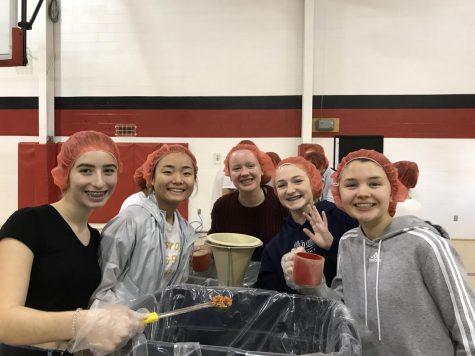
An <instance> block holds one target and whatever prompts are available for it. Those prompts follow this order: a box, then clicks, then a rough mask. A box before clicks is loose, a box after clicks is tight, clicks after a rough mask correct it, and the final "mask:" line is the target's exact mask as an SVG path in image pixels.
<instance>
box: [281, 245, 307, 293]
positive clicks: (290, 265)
mask: <svg viewBox="0 0 475 356" xmlns="http://www.w3.org/2000/svg"><path fill="white" fill-rule="evenodd" d="M297 252H305V249H304V248H303V247H297V248H293V249H292V250H291V251H290V252H288V253H286V254H285V255H283V256H282V259H281V260H280V265H281V266H282V271H283V272H284V278H285V283H286V284H287V286H288V287H289V288H292V289H294V290H298V289H299V288H300V287H299V286H298V285H297V284H295V282H294V279H293V273H294V257H295V254H296V253H297Z"/></svg>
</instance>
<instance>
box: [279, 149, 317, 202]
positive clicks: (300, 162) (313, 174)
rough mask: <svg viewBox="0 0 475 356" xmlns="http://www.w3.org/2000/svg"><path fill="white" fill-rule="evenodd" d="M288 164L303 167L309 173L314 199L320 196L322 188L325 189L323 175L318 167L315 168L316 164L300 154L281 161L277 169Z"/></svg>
mask: <svg viewBox="0 0 475 356" xmlns="http://www.w3.org/2000/svg"><path fill="white" fill-rule="evenodd" d="M286 164H294V165H296V166H297V167H299V168H300V169H302V170H303V171H304V172H305V173H306V174H307V177H308V179H309V180H310V185H311V187H312V195H313V199H314V200H315V199H317V198H318V197H320V195H321V194H322V189H323V182H322V176H321V174H320V172H319V171H317V168H315V166H314V165H313V164H312V163H311V162H309V161H307V160H306V159H305V158H303V157H300V156H299V157H287V158H285V159H283V160H282V161H280V162H279V164H278V165H277V169H279V168H280V167H282V166H284V165H286ZM277 169H276V170H277ZM274 189H276V188H275V184H274Z"/></svg>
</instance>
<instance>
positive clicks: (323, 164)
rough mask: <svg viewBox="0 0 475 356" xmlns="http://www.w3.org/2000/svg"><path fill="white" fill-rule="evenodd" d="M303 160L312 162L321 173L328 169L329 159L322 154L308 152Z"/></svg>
mask: <svg viewBox="0 0 475 356" xmlns="http://www.w3.org/2000/svg"><path fill="white" fill-rule="evenodd" d="M303 158H305V159H306V160H307V161H309V162H311V163H312V164H313V165H314V166H315V168H317V169H318V170H319V171H320V170H322V169H323V170H325V169H327V168H328V159H327V157H325V155H324V154H322V153H320V152H314V151H312V152H307V153H305V154H304V155H303Z"/></svg>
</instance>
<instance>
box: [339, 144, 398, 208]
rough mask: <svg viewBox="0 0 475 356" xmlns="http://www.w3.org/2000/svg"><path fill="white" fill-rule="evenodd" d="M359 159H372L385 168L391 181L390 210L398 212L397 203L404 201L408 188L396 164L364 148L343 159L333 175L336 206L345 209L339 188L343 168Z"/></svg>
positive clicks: (380, 154)
mask: <svg viewBox="0 0 475 356" xmlns="http://www.w3.org/2000/svg"><path fill="white" fill-rule="evenodd" d="M359 159H363V160H365V159H366V160H370V161H372V162H375V163H377V164H379V165H380V166H381V168H383V170H384V172H385V173H386V176H387V177H388V180H389V183H390V184H391V201H390V202H389V208H388V211H389V215H391V216H394V213H395V212H396V205H397V203H398V202H399V201H404V199H405V197H406V195H407V190H406V188H405V187H404V186H403V185H402V184H401V182H400V181H399V179H398V174H397V170H396V168H395V167H394V165H393V164H392V163H391V162H390V161H389V159H387V158H386V156H385V155H383V154H382V153H379V152H376V151H374V150H366V149H362V150H358V151H354V152H350V153H349V154H347V155H346V156H345V157H344V158H343V159H342V160H341V162H340V164H338V168H337V170H336V171H335V173H333V175H332V181H333V184H332V187H331V189H332V193H333V198H334V199H335V204H336V206H337V207H338V208H340V209H342V210H344V209H343V205H342V203H341V196H340V189H339V183H340V177H341V172H342V171H343V169H345V167H346V165H347V164H348V163H350V162H352V161H354V160H359Z"/></svg>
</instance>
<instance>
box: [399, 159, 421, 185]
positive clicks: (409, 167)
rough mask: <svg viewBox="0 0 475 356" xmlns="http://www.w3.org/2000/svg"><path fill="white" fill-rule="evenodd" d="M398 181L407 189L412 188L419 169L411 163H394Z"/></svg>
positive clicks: (415, 164) (414, 163) (415, 182)
mask: <svg viewBox="0 0 475 356" xmlns="http://www.w3.org/2000/svg"><path fill="white" fill-rule="evenodd" d="M394 167H396V169H397V172H398V176H399V181H400V182H401V183H402V184H404V185H405V186H406V188H407V189H411V188H414V187H415V186H416V184H417V179H418V178H419V167H418V166H417V163H416V162H412V161H398V162H394Z"/></svg>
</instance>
